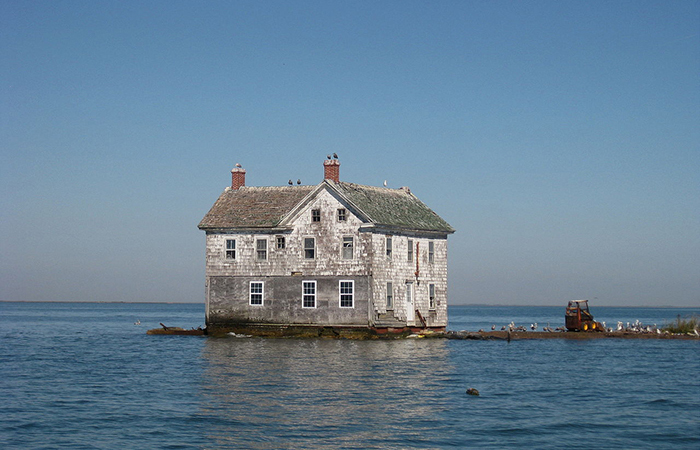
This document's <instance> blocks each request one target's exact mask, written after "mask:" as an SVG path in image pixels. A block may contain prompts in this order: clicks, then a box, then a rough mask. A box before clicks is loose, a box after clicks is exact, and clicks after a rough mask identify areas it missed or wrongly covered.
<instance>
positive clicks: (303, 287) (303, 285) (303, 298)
mask: <svg viewBox="0 0 700 450" xmlns="http://www.w3.org/2000/svg"><path fill="white" fill-rule="evenodd" d="M307 284H308V285H309V286H313V293H310V294H307V292H306V285H307ZM317 293H318V290H317V286H316V280H303V281H302V282H301V307H302V308H304V309H315V308H316V306H317V304H318V303H317V301H316V296H317ZM307 296H308V297H313V303H314V304H313V306H305V303H306V297H307Z"/></svg>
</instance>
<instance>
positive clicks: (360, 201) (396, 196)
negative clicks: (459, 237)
mask: <svg viewBox="0 0 700 450" xmlns="http://www.w3.org/2000/svg"><path fill="white" fill-rule="evenodd" d="M329 184H331V185H333V186H335V187H336V188H337V190H338V191H339V192H340V193H341V194H342V195H343V197H345V198H346V199H347V200H349V201H350V202H351V203H352V204H353V205H355V206H356V207H357V208H359V209H360V210H361V211H362V212H363V213H365V214H366V215H367V218H368V219H369V221H370V222H372V223H373V224H375V225H377V226H384V227H390V228H401V229H407V230H420V231H440V232H445V233H454V231H455V230H454V228H452V227H451V226H450V224H448V223H447V222H445V221H444V220H443V219H442V217H440V216H438V215H437V214H436V213H435V212H434V211H433V210H432V209H430V208H428V206H427V205H426V204H425V203H423V202H422V201H420V200H419V199H418V197H416V196H415V195H413V194H412V193H411V191H410V190H409V189H408V188H400V189H389V188H385V187H375V186H365V185H361V184H354V183H347V182H343V181H341V182H339V183H335V182H333V181H329Z"/></svg>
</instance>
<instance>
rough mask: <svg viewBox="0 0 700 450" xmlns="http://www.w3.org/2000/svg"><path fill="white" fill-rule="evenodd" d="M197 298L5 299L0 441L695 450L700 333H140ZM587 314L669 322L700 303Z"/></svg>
mask: <svg viewBox="0 0 700 450" xmlns="http://www.w3.org/2000/svg"><path fill="white" fill-rule="evenodd" d="M203 309H204V308H203V306H202V305H192V304H188V305H165V304H94V303H93V304H86V303H0V448H2V449H55V448H70V449H124V448H137V449H150V448H159V449H160V448H172V449H234V448H236V449H238V448H240V449H366V448H367V449H403V448H406V449H444V448H494V449H495V448H505V447H507V446H518V447H521V448H580V449H588V448H627V449H632V448H634V449H637V448H669V449H671V448H673V449H678V448H688V449H697V448H700V378H699V376H698V374H700V342H699V341H697V340H693V341H667V340H616V339H605V340H593V341H570V340H559V339H552V340H532V341H513V342H511V343H507V342H502V341H493V342H491V341H450V340H424V339H411V340H399V341H332V340H263V339H255V338H251V339H245V338H218V339H215V338H206V337H180V336H147V335H146V334H145V331H146V329H148V328H154V327H157V326H158V323H159V322H164V323H166V324H167V325H172V326H183V327H192V326H195V327H196V326H198V325H202V322H203ZM592 312H593V313H594V315H596V318H597V319H598V320H607V322H608V324H610V323H616V321H618V320H620V321H623V322H627V321H630V322H633V321H635V320H640V321H642V322H644V323H648V324H653V323H657V324H659V325H661V324H662V323H664V322H668V321H671V320H673V319H675V317H676V315H677V314H682V315H689V314H692V313H695V314H700V308H698V309H685V310H680V309H673V308H667V309H663V308H593V309H592ZM450 317H451V324H450V328H451V329H455V330H460V329H470V330H475V329H478V328H490V326H491V325H493V324H495V325H499V326H500V325H503V324H506V323H509V322H510V321H514V322H516V324H518V325H520V324H522V325H529V324H530V323H532V322H538V323H539V324H547V323H548V322H549V323H550V326H552V327H555V326H561V325H563V308H546V307H476V306H474V307H469V306H467V307H452V308H451V309H450ZM136 320H140V322H141V325H135V324H134V322H135V321H136ZM470 387H474V388H477V389H479V391H480V392H481V396H479V397H473V396H468V395H466V394H465V390H466V389H467V388H470Z"/></svg>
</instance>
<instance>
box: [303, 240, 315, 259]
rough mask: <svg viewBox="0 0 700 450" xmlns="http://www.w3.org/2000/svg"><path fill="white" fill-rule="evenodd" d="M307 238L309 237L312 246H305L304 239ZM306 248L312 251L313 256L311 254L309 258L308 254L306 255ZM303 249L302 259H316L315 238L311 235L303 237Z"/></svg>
mask: <svg viewBox="0 0 700 450" xmlns="http://www.w3.org/2000/svg"><path fill="white" fill-rule="evenodd" d="M307 239H311V242H313V247H307V246H306V240H307ZM307 250H311V251H312V252H313V256H311V257H310V258H309V257H308V256H306V252H307ZM303 251H304V259H316V238H313V237H305V238H304V248H303Z"/></svg>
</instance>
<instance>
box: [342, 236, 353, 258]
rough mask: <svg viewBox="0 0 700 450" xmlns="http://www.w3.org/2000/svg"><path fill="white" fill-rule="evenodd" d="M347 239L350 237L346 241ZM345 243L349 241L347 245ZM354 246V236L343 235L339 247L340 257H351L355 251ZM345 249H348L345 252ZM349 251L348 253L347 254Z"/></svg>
mask: <svg viewBox="0 0 700 450" xmlns="http://www.w3.org/2000/svg"><path fill="white" fill-rule="evenodd" d="M347 239H350V240H349V241H347ZM346 243H349V244H350V245H349V246H346ZM354 247H355V238H354V237H353V236H343V242H342V243H341V248H340V257H341V258H342V259H353V257H354V255H353V253H354V252H355V250H354ZM346 249H348V251H347V252H346ZM347 253H349V255H347Z"/></svg>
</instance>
